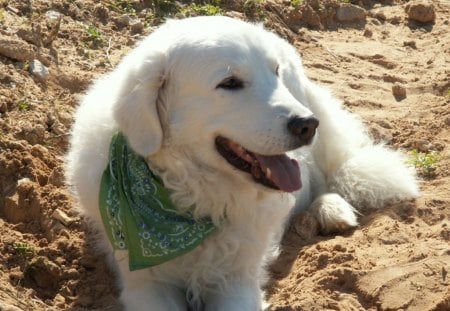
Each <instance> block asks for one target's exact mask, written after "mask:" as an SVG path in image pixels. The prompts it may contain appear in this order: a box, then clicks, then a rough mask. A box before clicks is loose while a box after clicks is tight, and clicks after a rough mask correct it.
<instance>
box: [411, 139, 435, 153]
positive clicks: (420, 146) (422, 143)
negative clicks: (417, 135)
mask: <svg viewBox="0 0 450 311" xmlns="http://www.w3.org/2000/svg"><path fill="white" fill-rule="evenodd" d="M414 147H415V148H416V149H417V150H419V151H420V152H425V153H427V152H429V151H430V150H431V149H433V144H431V142H430V141H429V140H426V139H422V140H417V141H415V142H414Z"/></svg>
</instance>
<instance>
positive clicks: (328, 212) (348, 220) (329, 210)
mask: <svg viewBox="0 0 450 311" xmlns="http://www.w3.org/2000/svg"><path fill="white" fill-rule="evenodd" d="M310 211H311V213H313V214H314V216H315V217H316V218H317V220H318V221H319V223H320V227H321V229H322V232H324V233H331V232H342V231H345V230H348V229H350V228H352V227H355V226H357V225H358V220H357V214H359V213H358V211H357V210H356V209H355V208H354V207H353V206H351V205H350V204H349V203H347V201H345V200H344V199H343V198H342V197H341V196H340V195H339V194H336V193H327V194H324V195H321V196H319V197H318V198H316V199H315V200H314V202H312V204H311V206H310Z"/></svg>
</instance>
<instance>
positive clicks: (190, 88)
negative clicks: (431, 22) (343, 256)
mask: <svg viewBox="0 0 450 311" xmlns="http://www.w3.org/2000/svg"><path fill="white" fill-rule="evenodd" d="M75 118H76V121H75V124H74V127H73V136H72V139H71V148H70V152H69V155H68V168H67V175H68V181H69V183H70V185H72V186H73V188H74V190H75V192H76V195H77V196H78V198H79V200H80V203H81V205H82V207H83V210H84V212H85V214H86V215H87V216H88V217H89V218H90V219H92V220H93V223H94V225H95V226H96V227H97V228H98V229H99V230H100V231H102V232H103V233H105V232H106V234H101V237H102V241H104V242H103V243H102V247H103V248H104V249H105V250H107V252H108V253H109V254H111V255H112V256H114V257H115V260H116V263H117V266H118V270H119V279H120V285H121V287H122V293H121V301H122V303H123V304H124V306H125V307H126V309H127V310H133V311H135V310H168V311H169V310H170V311H173V310H187V309H188V308H189V309H190V310H211V311H218V310H224V311H230V310H232V311H236V310H249V311H256V310H260V309H261V308H262V301H263V294H262V291H261V283H262V282H263V281H264V278H265V276H264V275H265V274H264V267H265V265H266V264H267V262H268V260H269V259H271V258H273V256H274V254H276V243H277V242H278V241H279V239H280V237H281V234H282V232H283V226H284V225H285V222H286V220H287V218H288V216H289V215H290V214H292V213H293V212H292V211H293V210H297V211H298V210H301V209H306V208H308V207H310V208H311V211H312V212H313V213H315V215H317V217H318V220H319V222H320V224H321V225H322V227H323V230H324V231H333V230H341V229H345V228H349V227H352V226H355V225H357V216H356V215H357V214H358V212H357V211H356V210H355V208H379V207H382V206H383V205H384V204H385V203H386V202H387V201H392V200H399V199H407V198H412V197H415V196H417V194H418V186H417V182H416V179H415V177H414V174H413V173H412V172H411V170H410V169H409V168H408V167H406V166H405V164H404V163H405V161H404V160H405V159H404V158H403V156H402V155H400V154H399V153H398V152H395V151H390V150H388V149H386V148H385V147H383V146H377V145H374V144H373V142H372V141H371V140H370V138H369V137H368V135H367V133H366V131H365V128H364V126H363V125H362V123H361V122H360V121H359V120H358V119H357V118H356V117H354V116H352V115H351V114H350V113H348V112H346V111H345V110H343V109H342V108H341V106H340V104H339V102H338V101H337V100H336V99H335V98H333V96H332V95H331V94H330V93H329V92H328V91H327V90H324V89H323V88H321V87H319V86H317V85H315V84H313V83H312V82H311V81H310V80H308V78H307V77H306V76H305V73H304V71H303V69H302V65H301V60H300V57H299V55H298V54H297V52H296V51H295V49H294V48H293V47H292V46H290V45H289V44H288V43H287V42H286V41H285V40H283V39H281V38H279V37H278V36H276V35H275V34H272V33H270V32H268V31H266V30H264V29H263V28H262V27H260V26H256V25H252V24H248V23H245V22H242V21H238V20H234V19H231V18H227V17H196V18H190V19H185V20H179V21H169V22H167V23H166V24H164V25H163V26H161V27H160V28H159V29H158V30H156V31H155V32H153V33H152V34H151V35H149V36H148V37H147V38H146V39H144V40H143V41H142V42H141V43H140V44H139V46H138V47H137V48H136V49H135V50H133V51H132V52H131V53H130V54H129V55H127V56H126V57H125V58H124V59H123V61H122V62H121V64H120V65H119V66H118V68H117V69H116V70H115V71H113V72H112V73H110V74H109V75H106V76H105V77H104V78H102V79H100V80H99V81H97V82H96V83H95V84H94V85H93V87H92V88H91V89H90V90H89V92H88V93H87V95H86V96H85V98H84V100H83V102H82V104H81V106H80V107H79V109H78V111H77V113H76V116H75ZM319 121H320V126H318V124H319ZM117 132H120V133H122V134H123V136H124V137H126V140H123V139H122V140H121V141H122V143H118V145H117V146H116V145H114V144H115V143H112V142H113V141H116V138H117V137H118V136H117V134H116V133H117ZM113 137H116V138H113ZM124 142H125V143H124ZM126 142H128V144H129V147H131V152H135V153H136V154H137V155H138V156H135V155H129V154H128V153H127V156H129V157H131V158H133V159H135V160H136V159H137V160H136V161H139V159H141V160H142V159H145V161H146V162H144V163H147V165H148V167H150V169H151V172H152V173H149V174H153V175H152V176H153V177H154V178H155V180H156V182H155V183H156V184H158V185H159V186H158V187H160V188H157V187H156V186H155V184H152V185H151V186H149V187H150V188H149V189H150V192H152V194H153V193H155V192H158V191H159V192H164V191H167V193H169V194H170V198H171V201H172V202H173V205H174V206H175V210H176V211H177V214H179V215H180V217H184V218H185V219H187V223H189V224H190V226H191V227H189V228H193V227H196V228H197V227H202V229H204V227H207V228H208V229H207V231H205V232H204V234H203V235H204V236H203V238H202V239H201V240H200V242H198V241H196V243H197V244H196V246H194V247H192V249H190V250H189V251H186V252H184V253H182V254H178V255H177V256H175V257H174V258H172V259H169V260H162V261H161V262H158V263H157V264H155V263H154V262H153V263H152V262H150V263H147V264H146V263H144V264H141V262H140V261H139V260H138V259H135V258H133V256H134V255H132V254H131V253H132V251H131V250H130V248H131V246H130V245H131V243H135V244H136V243H137V244H139V243H140V244H139V245H138V246H137V247H138V248H139V247H140V248H141V249H139V250H137V252H138V253H139V252H140V251H142V253H139V254H140V255H139V256H141V258H144V259H143V260H146V259H149V258H150V259H152V258H151V257H152V256H153V257H155V256H156V255H155V254H157V252H158V251H157V250H154V249H151V248H147V246H148V245H147V246H146V245H144V244H145V243H147V242H146V240H145V239H147V238H149V237H150V236H151V235H152V234H156V235H157V236H158V238H159V239H160V241H161V245H159V246H157V247H159V248H162V249H163V251H164V252H166V253H168V252H170V251H171V250H170V249H168V248H166V247H170V245H169V244H170V243H166V244H164V243H165V241H167V240H166V238H170V237H169V235H170V234H166V235H164V234H165V233H164V232H163V233H157V232H155V231H152V230H155V228H156V227H158V228H159V226H160V225H161V226H163V227H164V226H166V227H170V224H169V225H168V224H167V223H165V220H164V219H165V218H164V217H162V218H158V220H155V219H152V218H151V217H150V222H152V221H153V222H152V223H153V225H151V227H152V228H150V229H148V228H147V227H148V226H149V225H146V224H141V222H140V220H137V221H135V222H136V223H137V227H139V226H141V225H142V227H143V228H144V229H145V230H147V229H148V230H149V231H145V230H144V231H145V232H144V231H142V232H141V231H138V233H137V235H135V236H134V237H136V238H133V235H132V233H128V232H122V231H121V230H122V229H120V230H118V229H117V228H118V227H117V226H119V228H123V227H121V226H124V224H123V223H121V222H128V221H129V220H126V219H128V218H126V217H128V216H123V215H125V214H127V213H128V214H130V212H129V209H135V208H136V206H134V205H133V204H135V203H136V202H135V201H136V200H137V199H134V198H131V199H130V198H129V194H128V192H127V190H117V188H114V187H113V188H111V187H109V188H108V186H105V187H106V188H105V189H106V190H105V191H109V192H108V195H109V196H108V197H107V198H106V199H104V201H105V202H106V203H105V204H111V205H109V207H107V208H106V209H104V210H103V211H106V212H103V213H104V214H102V212H101V210H100V208H99V196H101V195H100V193H101V192H102V191H103V190H101V187H103V182H102V176H103V178H106V177H104V176H105V174H110V175H108V176H109V177H108V178H106V179H107V180H110V179H111V180H115V178H116V177H117V175H118V174H119V173H117V172H115V171H113V170H112V167H113V165H116V164H117V163H116V162H117V161H119V162H120V160H117V159H116V158H114V156H115V155H118V157H121V155H122V154H125V153H126V152H125V153H123V152H122V150H130V149H126V148H128V146H127V145H126ZM111 146H112V147H111ZM114 146H115V147H114ZM110 149H111V150H110ZM117 150H119V153H117ZM120 152H122V153H120ZM111 154H112V155H113V156H111ZM112 157H113V160H111V158H112ZM111 163H112V164H111ZM124 165H128V164H127V163H125V164H124ZM144 166H145V165H144ZM107 168H108V169H107ZM146 169H147V170H148V168H147V167H146ZM109 170H111V172H109ZM127 170H128V168H127V169H125V171H126V172H125V173H123V172H122V173H120V174H125V175H126V174H128V172H127ZM130 174H133V172H131V173H130ZM139 176H140V175H139ZM155 176H159V177H155ZM135 177H136V176H135ZM126 178H128V177H126ZM130 178H131V182H130V181H129V182H128V183H129V184H130V188H133V187H135V186H136V185H138V186H136V187H138V188H139V187H141V186H142V187H144V186H145V185H144V182H143V181H142V182H141V181H140V179H139V178H137V179H136V178H135V179H133V178H132V177H130ZM158 178H160V179H158ZM144 179H145V180H147V179H146V177H145V176H144V177H142V180H144ZM158 180H159V181H158ZM146 182H147V181H146ZM118 183H119V184H120V183H121V182H118ZM124 183H126V182H124ZM101 185H102V186H101ZM162 185H163V186H162ZM118 187H121V185H119V186H118ZM155 187H156V188H157V189H156V188H155ZM102 189H103V188H102ZM111 189H112V190H111ZM139 189H141V188H139ZM139 189H138V190H137V191H138V192H139ZM142 189H143V188H142ZM155 189H156V190H155ZM161 189H162V190H161ZM164 189H165V190H164ZM144 192H145V191H144ZM144 192H143V193H141V194H143V195H145V193H144ZM119 194H120V195H122V197H121V198H122V199H119V198H118V195H119ZM163 195H164V194H163ZM123 198H125V199H123ZM108 200H109V201H108ZM122 200H125V201H126V200H128V201H129V202H131V203H130V204H131V205H130V206H131V207H127V208H124V206H122V205H120V204H121V203H120V204H119V202H122ZM139 200H140V199H139ZM160 201H161V200H160V199H157V200H156V201H155V202H158V203H157V204H156V205H158V206H159V203H160ZM102 202H103V201H102ZM136 204H137V205H139V202H138V203H136ZM100 205H102V204H100ZM150 205H152V204H149V206H148V208H149V209H150V208H151V207H150ZM111 206H112V207H111ZM139 206H140V207H141V208H142V210H143V213H146V212H147V210H146V209H147V206H146V203H142V204H141V205H139ZM294 206H295V209H294ZM354 207H355V208H354ZM161 208H162V209H163V210H166V208H165V207H161ZM116 209H117V210H116ZM119 209H121V210H120V213H122V214H121V215H122V216H117V215H115V213H116V212H115V211H119ZM167 210H168V212H169V213H171V211H170V208H167ZM108 213H110V214H111V215H109V214H108ZM149 213H153V211H152V212H149ZM105 215H106V216H105ZM114 217H118V218H114ZM120 217H125V218H120ZM130 217H131V216H130ZM177 217H178V216H177ZM169 218H170V217H169ZM124 219H125V220H124ZM161 219H162V220H161ZM110 225H112V226H113V229H111V228H110V227H109V226H110ZM104 226H106V228H107V229H106V230H105V229H103V228H104ZM114 226H116V227H114ZM182 226H184V225H181V227H182ZM181 227H180V228H181ZM177 228H178V227H177ZM183 228H184V227H183ZM116 229H117V230H118V231H117V230H116ZM114 230H116V231H117V232H116V231H114ZM133 230H134V229H133ZM136 230H140V229H139V228H138V229H136ZM169 230H171V228H169ZM186 230H188V229H186ZM189 230H191V229H189ZM208 230H209V231H208ZM119 231H120V232H119ZM124 236H125V238H128V240H126V241H127V242H126V243H130V244H128V245H127V244H126V243H125V242H123V241H125V240H124ZM121 239H122V240H121ZM138 240H139V241H140V242H137V241H138ZM186 240H187V241H188V238H187V237H186ZM115 243H116V244H115ZM121 243H122V244H121ZM124 243H125V244H124ZM189 243H191V241H190V240H189V241H188V242H186V244H189ZM192 243H194V242H192ZM137 244H136V245H137ZM111 245H115V246H114V248H113V247H112V246H111ZM168 245H169V246H168ZM128 247H130V248H128ZM184 247H185V245H182V248H183V249H184ZM113 249H114V251H113ZM126 249H128V250H130V251H127V250H126ZM134 251H135V250H133V252H134ZM145 257H148V258H145ZM153 259H154V258H153ZM158 260H159V259H158ZM141 268H142V269H141ZM136 269H138V270H136Z"/></svg>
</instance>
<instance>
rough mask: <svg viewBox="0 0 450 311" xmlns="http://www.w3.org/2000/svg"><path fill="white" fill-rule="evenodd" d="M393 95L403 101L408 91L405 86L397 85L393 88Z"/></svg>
mask: <svg viewBox="0 0 450 311" xmlns="http://www.w3.org/2000/svg"><path fill="white" fill-rule="evenodd" d="M392 94H394V96H395V97H396V98H398V99H403V98H405V97H406V89H405V87H404V86H403V85H401V84H399V83H395V84H394V85H393V86H392Z"/></svg>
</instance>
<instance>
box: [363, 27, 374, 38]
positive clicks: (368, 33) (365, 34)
mask: <svg viewBox="0 0 450 311" xmlns="http://www.w3.org/2000/svg"><path fill="white" fill-rule="evenodd" d="M372 36H373V32H372V30H370V29H368V28H366V29H364V37H367V38H371V37H372Z"/></svg>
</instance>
